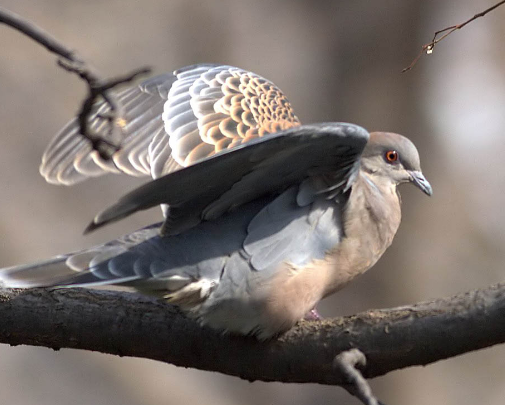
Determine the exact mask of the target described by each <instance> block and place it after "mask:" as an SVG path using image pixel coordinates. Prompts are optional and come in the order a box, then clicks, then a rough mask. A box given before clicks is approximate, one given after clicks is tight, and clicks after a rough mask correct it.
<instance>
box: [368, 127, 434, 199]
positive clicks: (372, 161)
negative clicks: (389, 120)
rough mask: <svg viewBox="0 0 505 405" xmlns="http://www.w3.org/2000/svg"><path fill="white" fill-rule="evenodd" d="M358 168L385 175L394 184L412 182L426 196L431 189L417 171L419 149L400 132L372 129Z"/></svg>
mask: <svg viewBox="0 0 505 405" xmlns="http://www.w3.org/2000/svg"><path fill="white" fill-rule="evenodd" d="M361 167H362V168H363V170H364V171H365V172H367V173H370V174H373V175H375V176H384V177H387V178H389V179H390V180H392V181H393V183H395V184H400V183H407V182H412V183H414V184H415V185H416V186H417V187H419V188H420V189H421V190H422V191H423V192H424V193H426V194H427V195H431V194H432V193H433V190H432V188H431V185H430V183H429V182H428V180H426V178H425V177H424V175H423V173H422V171H421V163H420V160H419V152H418V151H417V149H416V147H415V145H414V144H413V143H412V142H411V141H410V140H408V139H407V138H405V137H404V136H402V135H399V134H394V133H392V132H372V133H370V140H369V141H368V143H367V145H366V147H365V150H364V151H363V154H362V160H361Z"/></svg>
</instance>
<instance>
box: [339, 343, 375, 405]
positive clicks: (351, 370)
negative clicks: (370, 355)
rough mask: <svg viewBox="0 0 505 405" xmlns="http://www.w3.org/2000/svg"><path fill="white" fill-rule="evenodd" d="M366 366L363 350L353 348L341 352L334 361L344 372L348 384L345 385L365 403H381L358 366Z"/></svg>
mask: <svg viewBox="0 0 505 405" xmlns="http://www.w3.org/2000/svg"><path fill="white" fill-rule="evenodd" d="M365 366H366V357H365V355H364V354H363V352H362V351H361V350H358V349H351V350H346V351H345V352H341V353H339V354H338V355H337V356H336V357H335V360H334V361H333V367H334V368H335V370H336V371H338V372H339V373H340V374H342V376H343V378H344V381H345V382H346V385H343V387H344V388H345V389H346V390H347V391H348V392H349V393H350V394H351V395H354V396H355V397H356V398H358V399H359V400H360V401H361V402H363V403H364V404H365V405H379V401H378V400H377V398H375V396H374V395H373V393H372V388H371V387H370V384H368V382H367V380H366V379H365V377H363V374H361V371H359V369H358V368H364V367H365Z"/></svg>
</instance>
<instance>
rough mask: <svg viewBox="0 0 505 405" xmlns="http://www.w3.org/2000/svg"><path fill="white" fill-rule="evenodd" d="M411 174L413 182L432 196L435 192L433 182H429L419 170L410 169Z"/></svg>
mask: <svg viewBox="0 0 505 405" xmlns="http://www.w3.org/2000/svg"><path fill="white" fill-rule="evenodd" d="M409 174H410V175H411V176H412V182H413V183H414V184H415V185H416V186H417V187H419V188H420V189H421V190H422V191H423V193H425V194H427V195H429V196H431V195H432V194H433V189H432V188H431V184H430V183H429V181H428V180H426V177H424V174H422V173H421V172H418V171H409Z"/></svg>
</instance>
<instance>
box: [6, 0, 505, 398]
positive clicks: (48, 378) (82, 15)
mask: <svg viewBox="0 0 505 405" xmlns="http://www.w3.org/2000/svg"><path fill="white" fill-rule="evenodd" d="M495 2H496V1H494V0H485V1H484V0H443V1H438V0H437V1H435V0H429V1H422V2H421V1H417V0H404V1H393V0H376V1H374V2H370V1H363V0H355V1H337V0H333V1H330V0H318V1H313V0H254V1H252V0H101V1H86V2H84V1H82V2H79V1H69V0H40V1H28V0H3V1H2V6H4V7H6V8H8V9H10V10H12V11H15V12H17V13H18V14H20V15H22V16H24V17H25V18H28V19H30V20H31V21H33V22H35V23H37V24H38V25H39V26H41V27H43V28H45V29H46V30H47V31H49V32H50V33H52V34H53V35H54V36H56V37H57V38H59V39H60V40H62V41H63V42H64V43H66V44H67V45H69V46H70V47H73V48H75V49H77V50H78V51H79V52H80V53H81V54H82V55H83V56H84V57H85V58H86V59H87V60H89V61H91V62H92V63H94V65H95V66H96V67H97V68H99V70H100V71H101V72H102V73H104V74H105V75H108V76H113V75H116V74H122V73H125V72H128V71H130V70H131V69H134V68H137V67H140V66H143V65H150V66H152V67H153V68H154V69H155V72H156V73H162V72H165V71H171V70H173V69H175V68H178V67H181V66H184V65H188V64H193V63H197V62H216V63H225V64H230V65H235V66H239V67H243V68H246V69H249V70H252V71H254V72H256V73H258V74H260V75H262V76H265V77H267V78H269V79H271V80H272V81H274V82H275V83H276V84H277V85H278V86H279V87H280V88H281V89H283V91H284V92H285V93H286V95H287V96H288V98H289V99H290V101H291V102H292V104H293V106H294V107H295V109H296V111H297V114H298V116H299V117H300V119H301V120H302V122H305V123H309V122H318V121H348V122H354V123H357V124H360V125H362V126H364V127H366V128H368V129H369V130H387V131H395V132H400V133H402V134H405V135H407V136H409V137H410V138H411V139H412V140H413V141H414V142H415V143H416V145H417V146H418V148H419V150H420V153H421V158H422V163H423V169H424V173H425V174H426V176H427V177H428V179H429V180H430V181H431V183H432V185H433V187H434V190H435V194H434V196H433V198H431V199H430V198H427V197H426V196H424V195H423V194H422V193H420V192H419V190H417V189H415V188H414V187H409V186H404V187H402V190H401V191H402V196H403V202H404V204H403V213H404V219H403V223H402V226H401V227H400V231H399V233H398V235H397V237H396V239H395V242H394V244H393V246H392V247H391V248H390V249H389V250H388V251H387V252H386V254H385V255H384V257H383V258H382V259H381V261H380V262H379V263H378V264H377V265H376V266H375V268H374V269H373V270H371V271H370V272H368V273H367V274H366V275H364V276H363V277H362V278H360V279H359V280H357V281H356V282H354V283H353V284H351V285H350V286H348V287H347V288H346V289H344V290H343V291H341V292H340V293H338V294H337V295H336V296H334V297H332V298H330V299H327V300H325V301H324V302H323V303H322V306H321V312H322V313H323V315H325V316H337V315H345V314H352V313H355V312H357V311H364V310H367V309H370V308H385V307H392V306H398V305H404V304H409V303H414V302H416V301H420V300H429V299H432V298H437V297H442V296H450V295H453V294H456V293H458V292H462V291H466V290H470V289H474V288H479V287H484V286H487V285H488V284H491V283H496V282H499V281H503V274H504V270H503V263H505V249H504V248H503V247H504V246H505V211H504V210H505V208H504V207H505V194H504V193H503V190H504V189H505V170H504V169H503V154H504V153H505V137H504V136H503V128H505V75H504V72H505V41H503V38H504V36H505V23H504V22H505V6H504V7H502V8H498V9H497V10H496V11H494V12H493V13H491V14H489V15H487V16H485V17H484V18H482V19H479V20H477V21H475V22H473V23H471V24H470V25H468V26H467V27H465V28H464V29H463V30H461V31H459V32H456V33H454V34H453V35H451V36H450V37H449V38H447V40H445V41H443V42H442V43H440V45H439V46H438V47H437V48H436V49H435V52H434V53H433V55H431V56H429V57H427V56H425V57H423V58H422V59H421V60H420V61H419V63H418V65H417V66H416V67H415V68H414V69H413V70H412V71H411V72H409V73H405V74H401V73H400V72H401V70H402V68H403V67H405V66H407V65H408V64H409V63H410V62H411V60H412V59H413V58H414V57H415V56H416V55H417V53H418V51H419V49H420V46H421V45H422V44H424V43H426V42H429V40H430V39H431V36H432V35H433V32H434V31H436V30H438V29H441V28H444V27H446V26H448V25H452V24H457V23H459V22H462V21H464V20H466V19H467V18H469V17H470V16H473V15H474V14H475V13H477V12H479V11H482V10H484V9H486V8H487V7H489V6H491V5H492V4H494V3H495ZM0 49H1V52H0V89H1V90H0V123H1V126H0V190H1V192H0V235H3V236H2V237H1V243H0V265H1V266H8V265H14V264H19V263H24V262H28V261H34V260H39V259H43V258H47V257H49V256H52V255H55V254H58V253H62V252H66V251H72V250H76V249H79V248H83V247H86V246H90V245H92V244H95V243H99V242H104V241H106V240H108V239H110V238H114V237H117V236H118V235H120V234H123V233H126V232H128V231H131V230H133V229H136V228H139V227H142V226H144V225H146V224H148V223H150V222H154V221H158V220H159V218H160V212H159V210H158V209H155V210H151V211H150V212H146V213H143V214H141V215H136V216H134V217H133V218H131V219H129V220H128V221H124V222H122V223H120V224H117V225H114V226H111V227H108V228H106V229H104V230H103V231H101V232H98V233H95V234H92V235H90V236H87V237H83V236H82V230H83V228H84V226H85V225H86V224H87V223H88V221H89V220H90V219H91V218H92V217H93V215H94V214H95V213H96V212H97V211H99V210H100V209H102V208H104V206H105V205H106V204H108V203H110V202H112V201H115V199H116V198H117V197H118V196H120V195H121V194H123V193H124V192H125V191H127V190H129V189H131V188H133V187H134V186H136V185H138V184H140V182H142V180H140V181H139V180H138V179H137V180H135V179H131V178H126V177H125V178H123V177H120V176H113V175H110V176H108V177H107V176H106V177H103V178H100V179H97V180H92V181H89V182H85V183H83V184H80V185H78V186H76V187H73V188H65V187H57V186H52V185H48V184H46V183H45V182H44V180H43V179H42V178H41V177H40V176H39V175H38V166H39V162H40V157H41V155H42V152H43V150H44V148H45V145H46V144H47V143H48V142H49V140H50V139H51V138H52V136H53V135H54V133H56V132H57V131H58V129H59V128H60V127H62V126H63V125H64V124H65V123H66V121H68V120H69V119H70V118H72V117H73V116H74V114H75V112H76V111H77V109H78V107H79V104H80V102H81V100H82V98H83V96H84V86H83V84H82V83H81V82H80V81H79V80H78V79H77V78H76V77H74V76H73V75H70V74H68V73H66V72H64V71H63V70H61V69H59V68H58V67H56V65H55V58H54V57H53V56H52V55H50V54H49V53H47V51H45V50H44V49H43V48H41V47H40V46H39V45H36V44H35V43H33V42H32V41H31V40H29V39H27V38H25V37H24V36H22V35H21V34H19V33H17V32H15V31H14V30H12V29H10V28H8V27H5V26H0ZM167 350H170V347H167ZM0 359H1V360H0V392H1V396H2V400H3V402H4V403H11V404H18V405H25V404H38V405H46V404H51V405H63V404H65V405H66V404H69V403H72V404H75V405H78V404H94V405H100V404H108V405H115V404H118V405H119V404H121V405H136V404H143V405H158V404H164V405H170V404H181V403H192V404H194V405H203V404H205V405H211V404H223V405H226V404H248V405H256V404H262V405H265V404H279V405H283V404H291V405H298V404H300V405H301V404H316V403H318V404H321V403H330V401H331V403H346V404H357V403H358V401H356V400H355V399H354V398H351V397H350V396H349V395H348V394H347V393H345V392H344V391H343V390H341V389H340V388H335V387H325V386H319V385H299V384H290V385H288V384H279V383H261V382H255V383H249V382H246V381H242V380H239V379H237V378H234V377H229V376H225V375H220V374H217V373H209V372H201V371H198V370H190V369H183V368H176V367H174V366H171V365H167V364H162V363H158V362H154V361H148V360H141V359H132V358H119V357H114V356H109V355H103V354H99V353H91V352H83V351H75V350H61V351H58V352H54V351H52V350H50V349H46V348H34V347H9V346H5V345H2V346H0ZM372 386H373V389H374V390H375V392H376V394H377V395H378V396H379V398H380V399H381V400H383V401H384V402H385V403H387V404H404V403H408V404H411V405H428V404H430V405H431V404H445V405H449V404H458V405H465V404H472V405H473V404H475V403H482V404H489V405H501V404H503V403H504V401H505V347H503V346H502V347H494V348H490V349H487V350H482V351H479V352H474V353H470V354H466V355H463V356H460V357H457V358H454V359H451V360H446V361H442V362H438V363H436V364H433V365H429V366H427V367H415V368H409V369H406V370H401V371H396V372H393V373H390V374H388V375H386V376H384V377H381V378H377V379H375V380H372Z"/></svg>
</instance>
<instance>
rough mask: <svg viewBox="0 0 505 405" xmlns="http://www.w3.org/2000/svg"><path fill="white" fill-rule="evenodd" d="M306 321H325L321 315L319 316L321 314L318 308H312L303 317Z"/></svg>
mask: <svg viewBox="0 0 505 405" xmlns="http://www.w3.org/2000/svg"><path fill="white" fill-rule="evenodd" d="M303 319H305V320H306V321H320V320H322V319H323V317H322V316H321V315H319V312H317V309H316V308H312V309H311V310H310V311H309V312H307V313H306V314H305V316H304V317H303Z"/></svg>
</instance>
